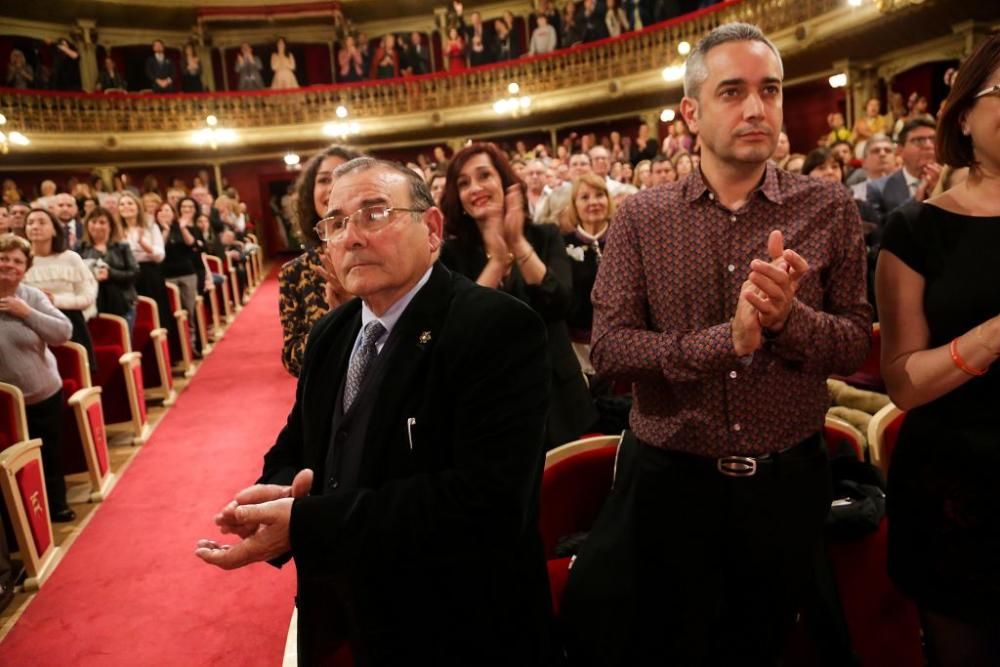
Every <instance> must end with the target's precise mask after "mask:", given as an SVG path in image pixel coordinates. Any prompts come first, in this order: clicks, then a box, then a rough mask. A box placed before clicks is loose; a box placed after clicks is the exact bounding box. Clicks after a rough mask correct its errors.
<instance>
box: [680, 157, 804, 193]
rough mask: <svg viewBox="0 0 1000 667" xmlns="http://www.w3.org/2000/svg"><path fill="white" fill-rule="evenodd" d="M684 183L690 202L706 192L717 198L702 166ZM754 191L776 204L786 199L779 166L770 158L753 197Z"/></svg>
mask: <svg viewBox="0 0 1000 667" xmlns="http://www.w3.org/2000/svg"><path fill="white" fill-rule="evenodd" d="M682 184H683V187H684V191H683V192H684V198H685V199H686V200H687V201H689V202H694V201H697V200H698V199H699V198H701V197H703V196H705V194H706V193H707V194H708V195H709V198H710V199H712V200H714V199H715V194H714V193H713V192H712V190H711V188H710V187H708V182H707V181H705V176H704V175H703V174H702V173H701V167H698V170H697V171H694V172H692V173H691V175H690V176H688V177H687V178H685V179H684V181H683V182H682ZM754 192H760V193H761V194H762V195H764V196H765V197H767V198H768V199H769V200H771V201H772V202H774V203H775V204H780V203H782V202H783V201H784V197H783V196H782V194H781V184H780V183H779V178H778V167H776V166H775V165H774V164H772V163H771V161H770V160H768V161H767V162H766V163H765V164H764V178H763V180H762V181H761V182H760V185H758V186H757V187H756V188H754V190H753V192H751V193H750V195H751V197H752V196H753V193H754ZM751 197H747V201H750V198H751Z"/></svg>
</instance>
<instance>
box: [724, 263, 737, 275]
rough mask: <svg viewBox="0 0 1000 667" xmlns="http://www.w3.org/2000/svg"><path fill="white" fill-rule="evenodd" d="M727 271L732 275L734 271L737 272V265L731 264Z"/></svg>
mask: <svg viewBox="0 0 1000 667" xmlns="http://www.w3.org/2000/svg"><path fill="white" fill-rule="evenodd" d="M726 270H728V271H729V272H730V273H732V272H733V271H735V270H736V265H735V264H730V265H729V266H727V267H726Z"/></svg>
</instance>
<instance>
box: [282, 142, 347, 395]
mask: <svg viewBox="0 0 1000 667" xmlns="http://www.w3.org/2000/svg"><path fill="white" fill-rule="evenodd" d="M356 157H359V154H358V153H356V152H355V151H353V150H351V149H350V148H346V147H344V146H330V147H329V148H327V149H326V150H324V151H323V152H321V153H319V154H317V155H315V156H313V158H312V159H311V160H309V162H308V163H306V165H305V167H304V168H303V169H302V173H301V175H300V176H299V178H298V180H297V181H296V183H295V191H296V216H295V220H294V225H295V227H296V229H297V232H298V235H299V238H300V240H301V242H302V245H303V246H305V248H306V251H305V252H304V253H302V254H301V255H299V256H298V257H296V258H295V259H293V260H291V261H290V262H287V263H285V265H284V266H282V267H281V271H280V272H279V273H278V292H279V296H278V313H279V315H280V318H281V329H282V335H283V340H282V347H281V363H282V364H284V366H285V370H287V371H288V372H289V373H291V374H292V375H294V376H295V377H298V376H299V373H300V372H301V370H302V358H303V355H304V354H305V349H306V339H307V338H308V337H309V332H310V331H311V330H312V328H313V325H315V324H316V322H318V321H319V320H320V318H322V317H323V316H324V315H326V314H327V313H328V312H329V311H330V310H332V309H334V308H336V307H337V306H339V305H341V304H342V303H344V302H346V301H347V300H349V299H350V298H351V295H350V294H348V293H347V292H346V291H345V290H344V288H343V287H342V286H341V284H340V282H339V281H338V280H337V277H336V274H335V273H334V272H332V271H331V267H330V264H329V257H328V256H327V255H326V248H325V247H324V246H323V244H321V243H320V242H319V238H318V237H317V236H316V232H315V227H316V225H317V223H319V221H320V220H321V219H322V218H325V217H326V212H327V199H328V198H329V196H330V188H332V187H333V182H334V179H333V172H334V170H335V169H336V168H337V167H339V166H340V165H342V164H344V163H346V162H350V161H351V160H353V159H354V158H356Z"/></svg>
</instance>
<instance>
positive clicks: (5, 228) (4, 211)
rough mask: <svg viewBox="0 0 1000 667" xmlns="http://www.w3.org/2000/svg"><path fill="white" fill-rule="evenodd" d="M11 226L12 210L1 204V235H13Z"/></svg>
mask: <svg viewBox="0 0 1000 667" xmlns="http://www.w3.org/2000/svg"><path fill="white" fill-rule="evenodd" d="M11 229H12V228H11V226H10V209H8V208H7V205H6V204H4V203H0V234H12V233H13V232H12V231H11Z"/></svg>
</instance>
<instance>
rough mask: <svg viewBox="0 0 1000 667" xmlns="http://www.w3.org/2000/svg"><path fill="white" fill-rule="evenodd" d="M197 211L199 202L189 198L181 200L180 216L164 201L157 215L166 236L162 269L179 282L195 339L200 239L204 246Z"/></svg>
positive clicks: (182, 301) (182, 302)
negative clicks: (198, 226)
mask: <svg viewBox="0 0 1000 667" xmlns="http://www.w3.org/2000/svg"><path fill="white" fill-rule="evenodd" d="M197 212H198V204H197V203H196V202H195V200H193V199H191V198H190V197H185V198H184V199H182V200H181V202H180V215H178V212H177V211H176V210H174V207H173V206H171V205H170V204H168V203H166V202H164V203H162V204H160V208H158V209H157V211H156V217H155V218H154V219H155V221H156V224H157V225H159V227H160V235H161V236H162V237H163V261H162V262H161V263H160V271H161V272H162V273H163V278H164V279H165V280H166V281H167V282H169V283H173V284H174V285H177V288H178V290H179V291H180V296H181V308H183V309H184V310H186V311H187V314H188V326H189V327H190V331H189V333H190V335H191V340H195V326H194V324H195V300H196V298H197V297H198V292H199V291H200V287H201V285H200V283H199V282H198V266H199V265H200V264H201V255H200V254H199V253H198V249H197V245H198V242H199V240H200V241H201V244H202V245H204V243H205V240H204V239H202V238H201V232H200V231H198V228H197V227H195V224H194V217H195V215H196V214H197Z"/></svg>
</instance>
